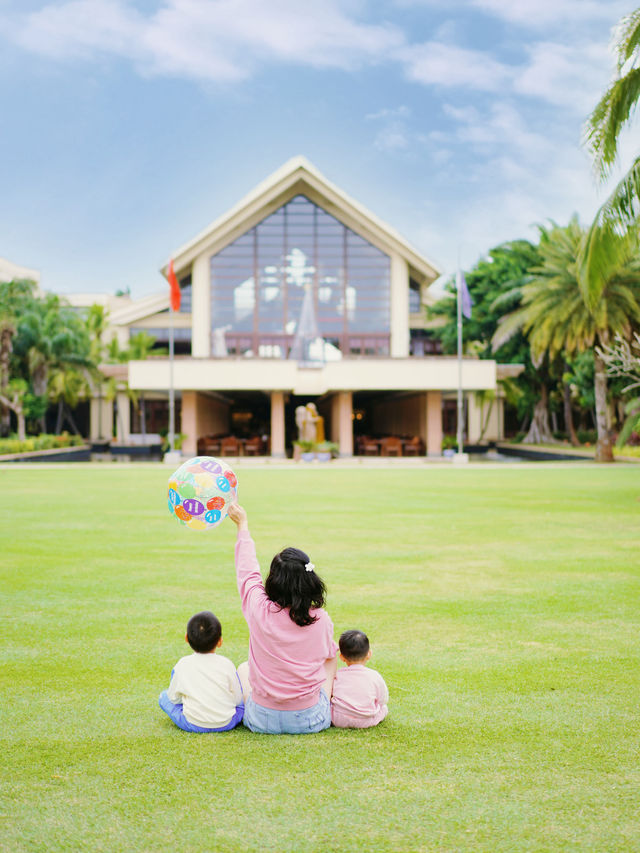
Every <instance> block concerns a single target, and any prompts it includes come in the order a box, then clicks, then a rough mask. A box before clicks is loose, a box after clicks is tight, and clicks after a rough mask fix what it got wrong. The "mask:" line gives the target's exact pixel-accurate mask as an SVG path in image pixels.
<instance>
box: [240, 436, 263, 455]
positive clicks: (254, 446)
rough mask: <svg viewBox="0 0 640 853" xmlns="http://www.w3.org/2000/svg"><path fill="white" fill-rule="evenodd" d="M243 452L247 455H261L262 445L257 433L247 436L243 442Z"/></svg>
mask: <svg viewBox="0 0 640 853" xmlns="http://www.w3.org/2000/svg"><path fill="white" fill-rule="evenodd" d="M244 452H245V454H246V455H247V456H263V455H264V447H263V441H262V438H261V437H260V436H259V435H254V436H251V438H248V439H247V440H246V441H245V443H244Z"/></svg>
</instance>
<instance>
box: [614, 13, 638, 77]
mask: <svg viewBox="0 0 640 853" xmlns="http://www.w3.org/2000/svg"><path fill="white" fill-rule="evenodd" d="M615 39H616V53H617V54H618V71H621V70H622V68H623V67H624V65H625V64H626V63H627V62H628V61H629V60H630V59H631V57H632V56H633V54H634V53H635V52H636V51H637V50H638V48H640V9H635V10H634V11H633V12H630V13H629V14H628V15H625V16H624V18H622V20H621V21H620V23H619V24H618V26H617V27H616V33H615Z"/></svg>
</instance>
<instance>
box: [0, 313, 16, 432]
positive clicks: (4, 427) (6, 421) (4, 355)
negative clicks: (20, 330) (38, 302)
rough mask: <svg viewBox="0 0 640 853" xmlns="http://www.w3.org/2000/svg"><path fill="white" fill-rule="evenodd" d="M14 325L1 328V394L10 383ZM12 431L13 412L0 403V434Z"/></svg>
mask: <svg viewBox="0 0 640 853" xmlns="http://www.w3.org/2000/svg"><path fill="white" fill-rule="evenodd" d="M14 331H15V330H14V327H13V326H12V325H3V326H2V328H0V394H4V393H6V388H7V385H8V384H9V358H10V356H11V350H12V345H13V333H14ZM10 432H11V414H10V409H9V407H8V406H5V405H4V403H0V436H7V435H9V433H10Z"/></svg>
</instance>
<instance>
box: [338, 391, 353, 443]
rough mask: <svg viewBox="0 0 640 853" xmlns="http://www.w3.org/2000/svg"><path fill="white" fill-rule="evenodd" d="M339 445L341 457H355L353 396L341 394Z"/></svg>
mask: <svg viewBox="0 0 640 853" xmlns="http://www.w3.org/2000/svg"><path fill="white" fill-rule="evenodd" d="M339 397H340V402H339V404H338V405H339V429H338V435H339V444H340V456H353V394H352V393H351V391H340V392H339Z"/></svg>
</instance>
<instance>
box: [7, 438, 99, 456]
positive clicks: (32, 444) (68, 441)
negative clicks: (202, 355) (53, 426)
mask: <svg viewBox="0 0 640 853" xmlns="http://www.w3.org/2000/svg"><path fill="white" fill-rule="evenodd" d="M84 443H85V442H84V438H82V436H80V435H69V433H68V432H63V433H62V434H61V435H47V434H46V433H41V434H40V435H34V436H30V437H29V438H27V439H25V440H24V441H20V440H19V439H18V438H16V437H15V436H11V437H10V438H0V455H3V454H5V455H6V454H9V453H30V452H31V451H33V450H53V449H54V448H57V447H77V446H79V445H81V444H84Z"/></svg>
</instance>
